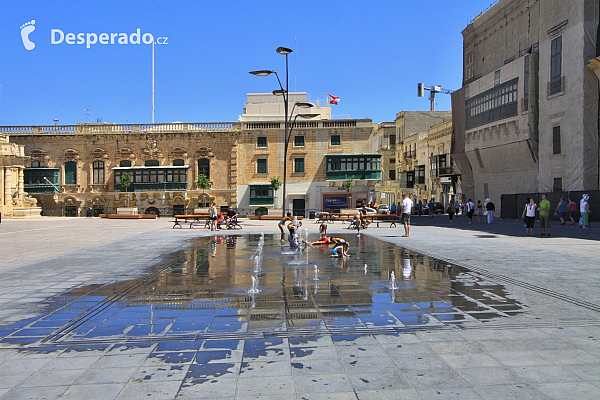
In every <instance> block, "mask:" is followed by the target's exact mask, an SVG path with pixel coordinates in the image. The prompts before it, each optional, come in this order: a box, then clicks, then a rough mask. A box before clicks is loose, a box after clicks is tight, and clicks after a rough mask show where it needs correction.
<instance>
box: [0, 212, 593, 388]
mask: <svg viewBox="0 0 600 400" xmlns="http://www.w3.org/2000/svg"><path fill="white" fill-rule="evenodd" d="M412 220H413V228H412V230H411V233H412V235H411V237H408V238H403V237H401V236H402V234H403V230H402V227H401V226H399V227H398V228H375V227H372V228H369V229H367V230H365V231H363V232H362V235H361V236H372V237H377V238H380V239H381V240H384V241H387V242H390V243H393V244H396V245H399V246H402V247H403V248H406V249H409V250H412V251H416V252H420V253H424V254H429V255H432V256H435V257H438V258H442V259H445V260H446V261H448V262H450V263H453V264H457V265H461V266H465V267H467V268H472V269H473V270H476V271H477V272H478V273H481V274H483V276H485V277H486V279H489V280H491V281H493V282H500V283H501V284H502V285H504V286H505V287H506V290H507V291H508V292H509V293H510V295H511V296H512V297H513V298H514V299H516V300H518V301H520V302H522V303H523V304H525V305H527V306H528V307H529V308H530V312H529V313H527V314H525V315H520V316H515V317H513V318H507V319H506V321H503V322H497V321H495V322H494V323H484V324H482V323H480V322H478V321H472V322H467V323H465V324H462V325H460V326H458V325H457V326H456V327H455V328H454V329H452V327H451V328H445V329H443V330H439V329H435V327H434V326H431V327H429V328H424V329H419V330H418V331H415V332H409V331H407V332H406V333H400V334H399V333H394V334H371V335H368V334H365V335H362V336H359V337H354V338H351V339H350V338H345V337H341V336H335V335H333V336H331V335H319V334H317V335H315V336H314V337H305V338H301V337H290V338H283V339H279V340H274V341H273V340H263V339H249V338H238V339H234V340H195V341H189V340H182V341H179V342H177V341H174V342H160V343H155V344H153V345H151V346H136V345H123V344H119V343H118V342H117V341H115V342H114V343H110V342H109V343H98V344H96V345H92V344H87V345H73V346H67V347H65V348H43V347H39V346H38V347H36V348H29V349H28V348H27V346H31V343H35V340H33V341H31V340H30V339H29V337H27V336H23V337H22V341H21V343H22V344H21V345H19V344H15V343H12V344H10V345H6V344H4V343H0V396H1V398H2V399H22V398H60V399H70V398H73V399H81V398H98V399H138V398H139V399H142V398H144V399H146V398H158V399H175V398H176V399H199V398H211V399H214V398H227V399H250V398H261V399H279V398H286V399H289V398H294V396H295V398H296V399H302V398H307V399H326V398H334V399H346V398H347V399H357V398H358V399H396V398H407V399H411V398H414V399H430V398H436V399H440V398H441V399H453V398H460V399H471V398H472V399H498V398H520V399H545V398H556V399H561V398H565V399H567V398H568V399H573V398H577V399H597V398H600V378H599V376H600V344H599V343H598V340H599V338H600V315H599V314H600V292H598V290H597V288H598V287H599V285H600V261H599V260H600V258H599V257H598V254H599V250H600V230H597V229H594V228H592V229H589V230H585V231H584V230H581V229H578V228H576V227H570V226H553V231H552V233H553V236H552V237H550V238H548V237H544V238H541V237H524V228H523V227H522V224H521V223H520V222H519V221H500V222H498V223H495V224H492V225H489V226H488V225H487V224H481V225H479V224H472V225H468V224H467V222H466V219H465V218H463V217H458V218H455V220H454V221H455V225H454V226H452V227H450V226H448V223H447V219H446V218H445V217H443V216H436V217H435V218H433V219H429V218H426V217H422V218H418V217H413V218H412ZM171 227H172V225H171V224H170V223H169V222H168V221H167V220H166V219H162V220H161V219H158V220H135V221H126V220H101V219H97V218H44V219H40V220H4V221H2V224H0V246H1V247H2V258H1V261H0V279H1V281H2V282H3V285H2V287H0V334H1V333H2V329H3V327H5V326H8V325H10V326H11V329H16V327H17V326H18V325H19V324H20V323H22V326H23V327H26V326H28V322H27V321H28V318H35V317H37V316H38V315H39V314H40V313H41V312H42V310H43V307H44V302H45V301H46V299H48V298H50V297H52V296H55V295H59V294H61V293H63V292H66V291H68V290H71V289H73V288H76V287H83V286H87V285H101V284H104V283H107V282H113V281H125V280H129V279H135V278H138V277H143V276H145V275H146V274H147V273H148V271H149V270H148V266H149V265H156V264H159V263H160V262H161V261H163V260H164V259H165V256H166V255H167V254H171V253H174V252H177V251H179V250H182V249H185V248H186V247H188V246H189V245H190V244H189V243H188V242H186V240H188V239H193V238H196V237H199V236H208V235H211V232H210V231H207V230H204V229H171ZM304 227H306V228H308V229H309V231H310V232H312V233H316V232H317V227H318V225H317V224H313V223H311V221H310V220H305V225H304ZM345 228H346V226H345V225H344V224H339V223H336V224H330V225H329V235H330V236H331V235H335V234H341V233H344V234H347V233H355V232H352V231H348V230H347V229H345ZM249 232H253V233H259V232H265V233H277V232H278V229H277V227H276V222H272V223H271V222H268V223H264V222H260V221H248V222H247V223H245V224H244V229H243V231H242V232H240V231H236V232H235V233H236V234H245V233H249ZM221 233H225V232H221ZM359 240H360V239H359V238H356V239H355V240H354V241H353V242H354V243H351V244H352V245H355V244H356V243H357V242H358V241H359ZM32 244H33V245H32ZM132 249H135V251H132ZM350 254H352V247H351V249H350ZM85 307H86V305H85V304H82V309H85ZM72 318H73V316H72V315H64V319H59V318H57V319H56V320H55V323H52V322H48V323H47V324H45V325H47V326H43V325H44V324H40V325H38V326H35V327H30V328H28V332H25V333H26V334H28V335H33V336H32V338H34V339H35V338H36V337H43V336H44V335H46V334H47V332H48V331H47V330H48V329H50V330H51V331H52V330H54V329H56V328H57V327H60V326H61V324H62V323H66V322H68V321H69V320H70V319H72ZM61 321H62V322H61ZM107 322H110V321H107ZM109 326H111V325H110V324H108V325H107V327H109ZM108 330H110V329H108ZM257 350H260V351H258V352H257Z"/></svg>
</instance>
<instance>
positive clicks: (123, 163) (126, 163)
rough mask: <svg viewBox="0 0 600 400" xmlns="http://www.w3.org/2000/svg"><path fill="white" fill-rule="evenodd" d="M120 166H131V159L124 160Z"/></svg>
mask: <svg viewBox="0 0 600 400" xmlns="http://www.w3.org/2000/svg"><path fill="white" fill-rule="evenodd" d="M119 167H131V161H129V160H122V161H121V162H120V163H119Z"/></svg>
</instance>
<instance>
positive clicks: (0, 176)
mask: <svg viewBox="0 0 600 400" xmlns="http://www.w3.org/2000/svg"><path fill="white" fill-rule="evenodd" d="M4 193H6V189H5V188H4V168H1V167H0V206H1V205H4Z"/></svg>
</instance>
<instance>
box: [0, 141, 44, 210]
mask: <svg viewBox="0 0 600 400" xmlns="http://www.w3.org/2000/svg"><path fill="white" fill-rule="evenodd" d="M28 163H29V159H28V157H27V156H25V147H24V146H22V145H18V144H16V143H10V140H9V137H8V136H7V135H4V134H0V219H1V218H2V217H5V218H18V217H36V216H39V215H40V211H41V209H40V208H39V207H37V202H36V200H35V199H34V198H32V197H30V196H28V195H27V193H26V192H25V190H24V188H23V173H24V170H25V167H26V166H27V165H28Z"/></svg>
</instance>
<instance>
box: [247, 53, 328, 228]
mask: <svg viewBox="0 0 600 400" xmlns="http://www.w3.org/2000/svg"><path fill="white" fill-rule="evenodd" d="M276 51H277V53H279V54H281V55H284V56H285V89H284V88H283V85H282V83H281V80H280V79H279V74H277V71H272V70H260V71H250V73H251V74H252V75H256V76H268V75H271V74H275V76H276V77H277V82H279V88H280V89H279V90H274V91H273V94H274V95H281V96H283V111H284V124H285V133H284V147H283V207H282V216H283V217H285V215H286V211H287V209H286V201H285V195H286V183H287V158H288V157H287V152H288V145H289V143H290V137H291V136H292V130H293V129H294V124H295V123H296V119H297V118H298V117H301V118H314V117H316V116H317V114H296V115H295V116H294V118H293V120H292V121H291V122H290V120H291V119H292V116H293V115H294V110H295V109H296V107H298V108H311V107H314V106H315V105H314V104H312V103H309V102H300V101H297V102H295V103H294V105H293V106H292V112H291V113H289V114H288V110H289V103H290V93H289V91H288V87H289V75H288V54H290V53H291V52H292V49H288V48H287V47H278V48H277V50H276Z"/></svg>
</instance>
